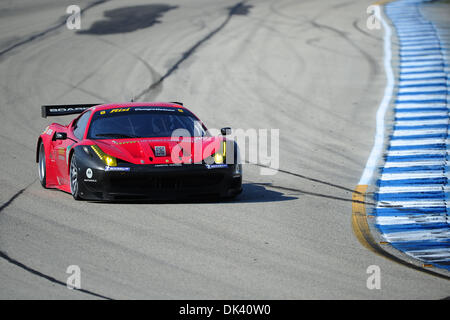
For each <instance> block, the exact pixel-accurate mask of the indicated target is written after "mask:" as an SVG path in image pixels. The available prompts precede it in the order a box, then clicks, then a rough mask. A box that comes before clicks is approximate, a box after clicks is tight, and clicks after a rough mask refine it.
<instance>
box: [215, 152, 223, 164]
mask: <svg viewBox="0 0 450 320" xmlns="http://www.w3.org/2000/svg"><path fill="white" fill-rule="evenodd" d="M214 162H215V163H217V164H221V163H223V155H221V154H220V153H216V154H215V155H214Z"/></svg>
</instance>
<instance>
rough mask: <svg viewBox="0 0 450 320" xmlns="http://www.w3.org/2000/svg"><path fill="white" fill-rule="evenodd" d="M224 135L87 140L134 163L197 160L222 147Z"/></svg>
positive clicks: (192, 161)
mask: <svg viewBox="0 0 450 320" xmlns="http://www.w3.org/2000/svg"><path fill="white" fill-rule="evenodd" d="M223 141H224V138H223V137H189V138H186V137H185V138H182V139H174V138H171V137H168V138H133V139H102V140H90V141H87V142H88V144H95V145H97V146H98V147H100V149H102V151H103V152H105V153H107V154H108V155H111V156H113V157H116V158H117V159H121V160H124V161H126V162H130V163H133V164H173V163H197V162H201V161H202V160H204V159H205V158H206V157H208V156H211V155H213V154H214V153H215V152H219V151H220V150H221V145H222V142H223Z"/></svg>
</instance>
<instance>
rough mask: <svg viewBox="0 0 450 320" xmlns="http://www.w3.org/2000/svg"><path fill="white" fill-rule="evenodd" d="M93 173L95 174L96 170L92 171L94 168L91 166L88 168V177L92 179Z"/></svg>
mask: <svg viewBox="0 0 450 320" xmlns="http://www.w3.org/2000/svg"><path fill="white" fill-rule="evenodd" d="M93 175H94V172H92V169H91V168H87V169H86V177H87V178H88V179H91V178H92V176H93Z"/></svg>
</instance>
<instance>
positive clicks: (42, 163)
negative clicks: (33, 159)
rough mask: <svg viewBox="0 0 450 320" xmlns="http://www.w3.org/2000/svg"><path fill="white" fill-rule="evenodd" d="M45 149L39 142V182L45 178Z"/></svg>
mask: <svg viewBox="0 0 450 320" xmlns="http://www.w3.org/2000/svg"><path fill="white" fill-rule="evenodd" d="M45 171H46V168H45V150H44V147H43V145H42V144H41V146H40V148H39V180H40V181H41V183H43V182H44V179H45Z"/></svg>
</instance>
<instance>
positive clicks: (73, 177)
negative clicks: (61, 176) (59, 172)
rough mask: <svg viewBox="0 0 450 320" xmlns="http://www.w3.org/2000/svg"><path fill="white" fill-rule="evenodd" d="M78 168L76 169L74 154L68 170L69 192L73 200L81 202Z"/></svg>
mask: <svg viewBox="0 0 450 320" xmlns="http://www.w3.org/2000/svg"><path fill="white" fill-rule="evenodd" d="M78 171H79V170H78V167H77V157H76V155H75V153H74V154H73V155H72V158H71V159H70V168H69V176H70V192H71V193H72V197H73V198H74V199H75V200H81V196H80V188H79V184H78V176H79V175H78Z"/></svg>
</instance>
